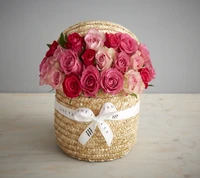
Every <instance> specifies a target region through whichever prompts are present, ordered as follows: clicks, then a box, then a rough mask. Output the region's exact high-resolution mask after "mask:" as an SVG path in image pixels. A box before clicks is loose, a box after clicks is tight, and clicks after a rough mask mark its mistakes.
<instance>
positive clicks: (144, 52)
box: [138, 43, 150, 63]
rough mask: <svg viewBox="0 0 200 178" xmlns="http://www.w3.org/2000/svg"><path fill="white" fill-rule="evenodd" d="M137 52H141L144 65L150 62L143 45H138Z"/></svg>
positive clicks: (148, 54)
mask: <svg viewBox="0 0 200 178" xmlns="http://www.w3.org/2000/svg"><path fill="white" fill-rule="evenodd" d="M138 50H139V51H140V52H141V56H142V57H143V59H144V62H145V63H146V62H147V61H149V60H150V53H149V51H148V49H147V47H146V45H145V44H142V43H140V44H139V46H138Z"/></svg>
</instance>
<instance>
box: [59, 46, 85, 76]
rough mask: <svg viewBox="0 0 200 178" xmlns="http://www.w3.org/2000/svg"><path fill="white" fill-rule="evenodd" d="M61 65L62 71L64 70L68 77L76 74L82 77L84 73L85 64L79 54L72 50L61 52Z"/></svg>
mask: <svg viewBox="0 0 200 178" xmlns="http://www.w3.org/2000/svg"><path fill="white" fill-rule="evenodd" d="M59 63H60V68H61V70H63V71H64V73H65V74H66V75H68V74H70V73H75V74H77V75H79V76H80V75H81V73H82V70H83V64H82V63H81V61H80V59H79V58H78V54H77V52H75V51H73V50H71V49H67V50H64V51H62V52H61V54H60V57H59Z"/></svg>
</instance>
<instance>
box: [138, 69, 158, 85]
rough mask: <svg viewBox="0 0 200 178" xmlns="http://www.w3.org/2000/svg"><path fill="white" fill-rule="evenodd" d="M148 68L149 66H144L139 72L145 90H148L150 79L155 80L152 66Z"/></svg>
mask: <svg viewBox="0 0 200 178" xmlns="http://www.w3.org/2000/svg"><path fill="white" fill-rule="evenodd" d="M148 67H149V66H146V67H145V68H142V69H140V70H139V72H140V75H141V77H142V80H143V82H144V84H145V88H148V84H149V82H150V81H151V80H152V79H155V75H156V73H155V70H154V68H153V66H152V67H149V68H148Z"/></svg>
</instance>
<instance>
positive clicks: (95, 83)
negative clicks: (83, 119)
mask: <svg viewBox="0 0 200 178" xmlns="http://www.w3.org/2000/svg"><path fill="white" fill-rule="evenodd" d="M99 80H100V76H99V71H98V70H97V68H96V67H94V66H92V65H90V66H88V67H87V68H86V69H85V70H84V71H83V73H82V77H81V88H82V90H83V91H84V95H85V96H89V97H90V96H91V97H93V96H95V94H96V93H97V92H98V90H99Z"/></svg>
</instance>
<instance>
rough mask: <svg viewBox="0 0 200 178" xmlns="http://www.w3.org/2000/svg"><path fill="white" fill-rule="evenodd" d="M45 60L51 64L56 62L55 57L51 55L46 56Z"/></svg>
mask: <svg viewBox="0 0 200 178" xmlns="http://www.w3.org/2000/svg"><path fill="white" fill-rule="evenodd" d="M47 62H48V63H49V64H50V65H51V66H52V65H54V64H55V63H56V62H57V59H56V58H55V57H53V56H51V57H49V58H47Z"/></svg>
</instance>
